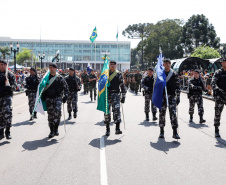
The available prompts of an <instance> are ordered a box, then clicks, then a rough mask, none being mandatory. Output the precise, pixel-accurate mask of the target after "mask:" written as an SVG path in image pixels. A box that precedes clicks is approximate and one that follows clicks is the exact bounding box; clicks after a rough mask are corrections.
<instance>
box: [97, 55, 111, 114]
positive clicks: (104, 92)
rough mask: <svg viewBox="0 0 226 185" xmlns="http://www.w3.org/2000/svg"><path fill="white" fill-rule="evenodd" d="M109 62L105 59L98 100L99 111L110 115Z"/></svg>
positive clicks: (99, 83)
mask: <svg viewBox="0 0 226 185" xmlns="http://www.w3.org/2000/svg"><path fill="white" fill-rule="evenodd" d="M109 85H110V84H109V62H108V57H107V56H106V55H105V57H104V66H103V68H102V71H101V76H100V80H99V82H98V98H97V101H98V103H97V110H100V111H103V112H104V113H106V114H109V105H108V89H107V88H108V87H109Z"/></svg>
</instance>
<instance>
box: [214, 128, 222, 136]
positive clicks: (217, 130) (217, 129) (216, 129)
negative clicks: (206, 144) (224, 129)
mask: <svg viewBox="0 0 226 185" xmlns="http://www.w3.org/2000/svg"><path fill="white" fill-rule="evenodd" d="M215 137H221V136H220V133H219V128H218V127H217V126H215Z"/></svg>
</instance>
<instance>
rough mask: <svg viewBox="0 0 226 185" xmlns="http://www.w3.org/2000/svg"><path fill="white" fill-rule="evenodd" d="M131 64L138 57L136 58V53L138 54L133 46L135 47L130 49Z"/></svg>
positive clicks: (133, 63) (132, 64) (134, 62)
mask: <svg viewBox="0 0 226 185" xmlns="http://www.w3.org/2000/svg"><path fill="white" fill-rule="evenodd" d="M130 52H131V64H130V65H131V66H134V65H135V64H136V63H137V61H138V58H137V55H138V52H137V49H136V48H135V49H133V48H132V49H131V51H130Z"/></svg>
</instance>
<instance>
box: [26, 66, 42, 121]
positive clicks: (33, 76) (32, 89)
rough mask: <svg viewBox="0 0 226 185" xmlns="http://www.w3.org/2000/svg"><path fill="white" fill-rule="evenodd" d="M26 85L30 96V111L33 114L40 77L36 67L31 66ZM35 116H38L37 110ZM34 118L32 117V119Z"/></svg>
mask: <svg viewBox="0 0 226 185" xmlns="http://www.w3.org/2000/svg"><path fill="white" fill-rule="evenodd" d="M25 81H26V85H25V88H27V90H26V96H28V105H29V112H30V115H32V112H33V110H34V106H35V98H36V92H37V88H38V84H39V81H40V80H39V78H38V76H37V72H36V70H35V68H33V67H31V69H30V76H28V77H27V78H26V79H25ZM34 118H37V112H34ZM32 119H33V118H32V117H30V120H32Z"/></svg>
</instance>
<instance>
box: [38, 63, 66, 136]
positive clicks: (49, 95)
mask: <svg viewBox="0 0 226 185" xmlns="http://www.w3.org/2000/svg"><path fill="white" fill-rule="evenodd" d="M49 70H50V75H49V84H50V85H48V86H47V87H46V88H45V89H44V91H43V95H42V97H43V99H44V100H45V101H46V106H47V113H48V121H49V128H50V134H49V138H52V137H54V135H55V136H58V135H59V132H58V126H59V124H60V118H61V104H62V102H63V103H65V102H66V101H67V98H68V85H67V82H66V81H65V79H64V78H63V77H62V76H61V75H60V74H58V73H56V70H57V66H56V64H55V63H51V64H50V65H49ZM62 97H63V98H62Z"/></svg>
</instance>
